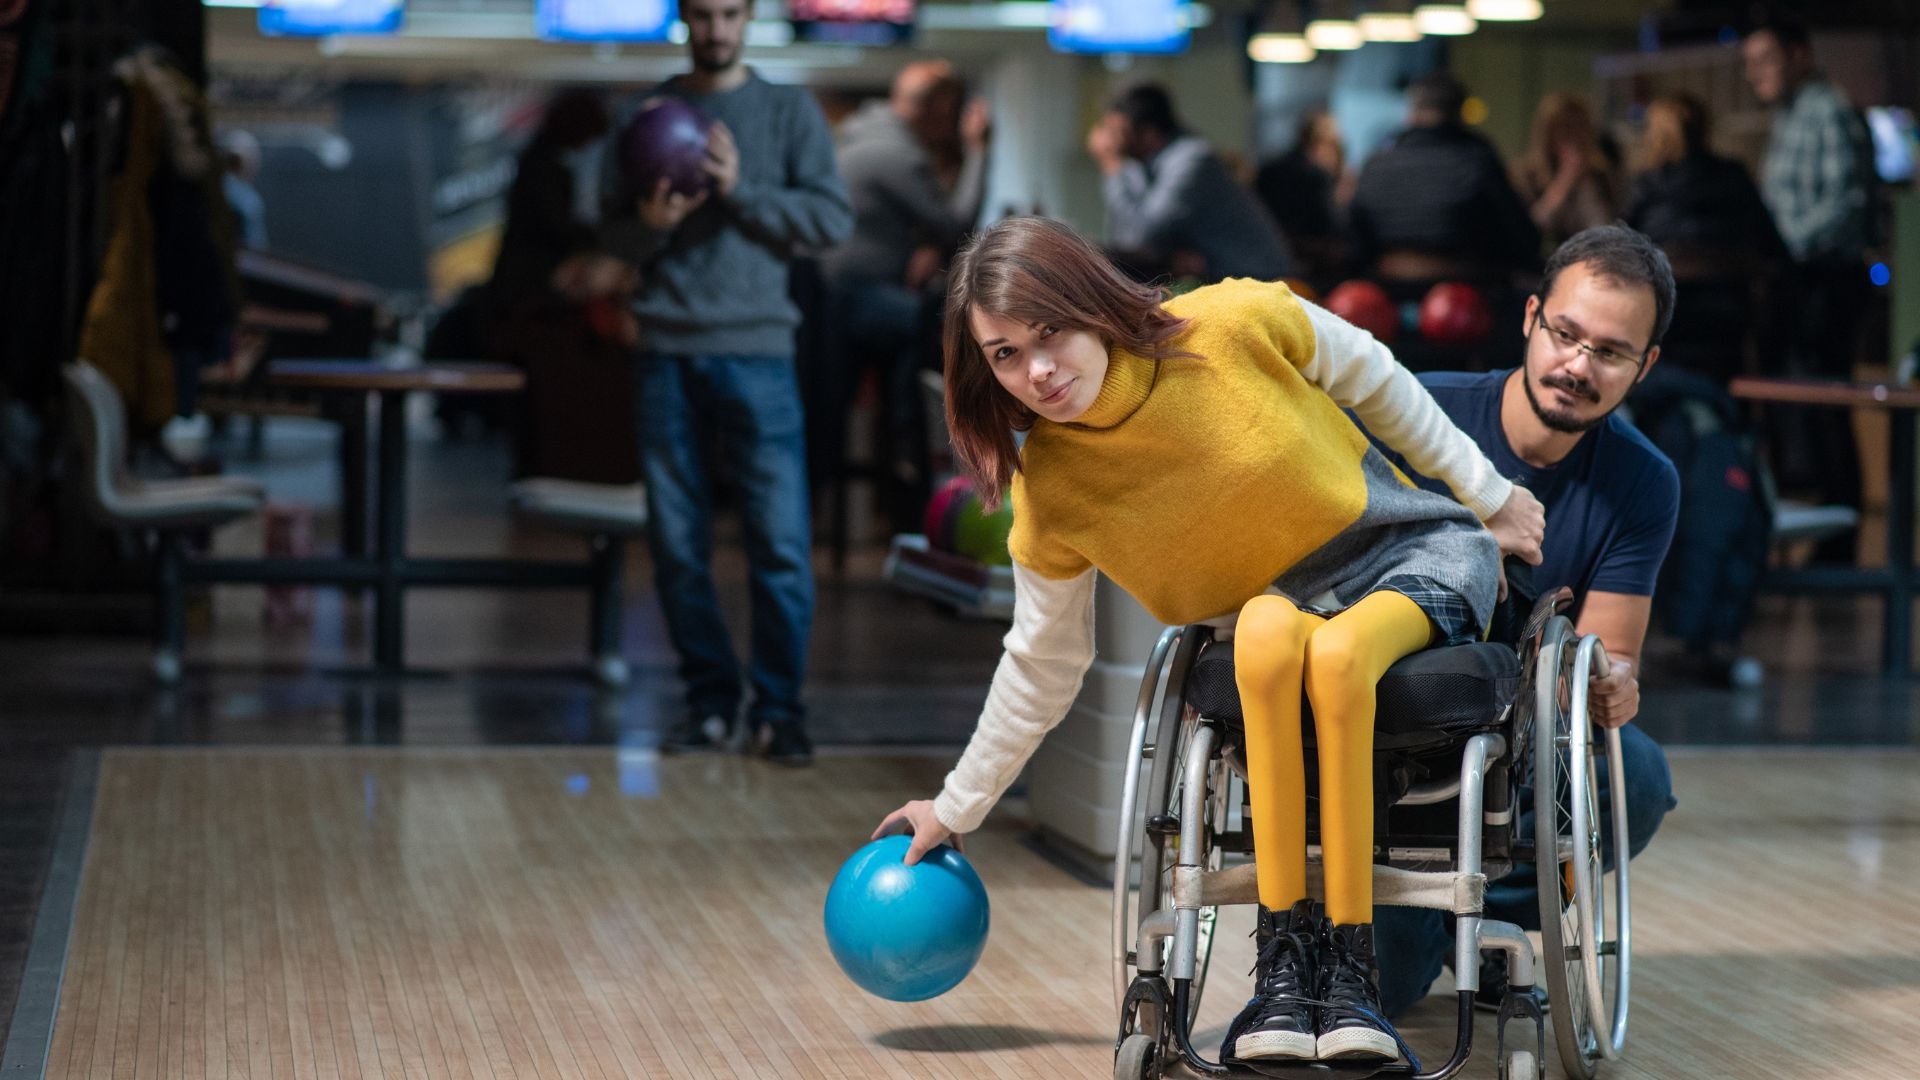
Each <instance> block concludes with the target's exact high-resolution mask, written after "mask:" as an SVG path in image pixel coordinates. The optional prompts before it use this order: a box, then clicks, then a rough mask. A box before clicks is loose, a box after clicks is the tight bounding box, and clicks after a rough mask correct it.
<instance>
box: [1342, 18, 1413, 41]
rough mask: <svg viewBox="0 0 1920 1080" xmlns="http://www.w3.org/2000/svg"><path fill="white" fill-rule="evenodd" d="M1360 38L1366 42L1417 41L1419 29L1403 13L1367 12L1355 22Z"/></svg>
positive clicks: (1411, 19)
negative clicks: (1358, 28)
mask: <svg viewBox="0 0 1920 1080" xmlns="http://www.w3.org/2000/svg"><path fill="white" fill-rule="evenodd" d="M1356 21H1357V23H1358V25H1359V27H1360V36H1361V37H1363V38H1366V39H1367V40H1368V41H1419V40H1420V37H1421V34H1420V28H1419V27H1417V26H1415V25H1414V24H1413V16H1412V15H1409V14H1407V13H1406V12H1404V11H1367V12H1362V13H1361V15H1360V18H1359V19H1358V20H1356Z"/></svg>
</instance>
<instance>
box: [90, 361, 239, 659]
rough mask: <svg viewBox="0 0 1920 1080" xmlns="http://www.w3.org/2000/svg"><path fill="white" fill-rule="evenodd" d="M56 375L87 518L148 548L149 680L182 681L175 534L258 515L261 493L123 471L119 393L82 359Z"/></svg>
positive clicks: (223, 479) (227, 483) (223, 481)
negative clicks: (151, 604) (135, 535)
mask: <svg viewBox="0 0 1920 1080" xmlns="http://www.w3.org/2000/svg"><path fill="white" fill-rule="evenodd" d="M62 374H63V375H64V376H65V378H66V380H67V388H68V390H69V394H68V402H69V404H70V408H71V417H72V421H73V429H74V432H75V433H76V434H77V435H78V436H79V442H80V455H81V460H82V463H83V465H84V466H85V476H86V482H85V485H84V487H85V491H86V502H87V509H88V511H89V512H90V513H91V514H92V515H93V517H94V519H95V520H97V521H99V522H100V523H101V524H103V525H109V526H112V527H114V528H130V529H138V530H140V531H141V533H142V534H143V535H144V536H146V537H149V538H151V542H152V543H153V546H154V552H155V559H156V574H155V587H154V588H155V626H154V652H153V673H154V676H155V677H156V678H158V679H159V680H160V681H161V682H162V683H166V684H169V685H171V684H173V683H175V682H178V681H179V679H180V643H181V636H182V626H181V603H180V571H181V562H182V560H183V558H184V556H183V555H182V552H181V545H180V537H181V534H182V533H184V532H186V531H188V530H190V529H205V528H212V527H214V526H217V525H224V524H226V523H227V522H229V521H234V520H237V519H239V518H243V517H246V516H248V515H250V514H254V513H257V512H259V510H260V507H261V505H262V504H263V503H264V502H265V501H266V492H265V490H264V489H262V488H261V486H260V485H259V484H257V483H255V482H254V481H251V480H243V479H240V478H237V477H230V476H205V477H190V478H186V479H178V480H143V479H139V478H136V477H134V476H132V475H131V474H129V473H128V471H127V414H126V408H125V406H124V405H123V404H122V403H121V401H120V394H119V392H118V391H117V390H115V389H114V387H113V384H112V383H111V382H109V381H107V377H106V376H105V375H102V374H101V373H100V369H98V368H96V367H94V366H93V365H92V364H89V363H87V362H86V361H85V360H76V361H74V362H73V363H72V364H70V365H68V366H67V368H66V369H65V371H64V372H63V373H62Z"/></svg>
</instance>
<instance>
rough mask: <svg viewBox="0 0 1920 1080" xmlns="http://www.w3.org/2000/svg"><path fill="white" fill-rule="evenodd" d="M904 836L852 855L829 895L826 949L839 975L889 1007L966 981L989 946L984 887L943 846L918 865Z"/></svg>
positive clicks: (961, 860)
mask: <svg viewBox="0 0 1920 1080" xmlns="http://www.w3.org/2000/svg"><path fill="white" fill-rule="evenodd" d="M910 842H911V839H910V838H909V837H907V836H904V835H903V836H887V837H882V838H881V839H879V840H875V841H874V842H872V843H870V844H868V845H867V846H866V847H863V848H861V849H860V850H859V851H856V852H854V853H853V857H852V858H849V859H848V860H847V861H846V864H845V865H843V866H841V867H840V873H839V874H837V875H835V877H834V879H833V887H832V888H830V889H828V890H827V910H826V926H827V945H828V946H829V947H831V948H832V949H833V959H834V960H835V961H836V962H837V963H839V965H840V970H842V971H844V972H846V973H847V977H848V978H850V979H852V980H853V981H854V982H855V983H857V984H859V986H860V988H861V989H863V990H865V991H867V992H868V993H870V994H873V995H876V996H878V997H883V998H886V999H887V1000H889V1001H925V1000H926V999H928V998H930V997H936V996H938V995H940V994H944V993H946V992H947V991H949V990H951V989H953V988H954V987H955V986H957V985H959V983H960V980H961V979H964V978H966V977H967V972H969V971H972V970H973V965H974V964H975V963H976V962H978V961H979V959H980V953H981V951H982V950H983V949H985V948H986V947H987V887H986V886H985V885H982V884H981V883H980V875H978V874H976V873H974V872H973V866H972V865H971V864H969V863H968V862H967V860H966V857H965V856H963V855H961V854H960V853H959V852H958V851H955V850H954V849H953V848H950V847H948V846H946V845H945V844H942V845H940V846H939V847H937V848H934V849H933V850H932V851H931V852H928V853H927V856H926V857H925V858H923V859H921V860H920V862H919V863H917V864H916V865H913V866H908V865H907V864H906V863H904V862H901V861H900V860H901V859H903V858H904V857H905V856H906V853H907V845H908V844H909V843H910Z"/></svg>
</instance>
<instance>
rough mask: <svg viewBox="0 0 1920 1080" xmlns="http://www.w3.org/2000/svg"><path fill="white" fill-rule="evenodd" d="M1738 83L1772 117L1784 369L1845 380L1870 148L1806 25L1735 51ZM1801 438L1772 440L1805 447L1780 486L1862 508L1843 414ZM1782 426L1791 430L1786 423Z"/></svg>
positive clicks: (1866, 235) (1846, 549)
mask: <svg viewBox="0 0 1920 1080" xmlns="http://www.w3.org/2000/svg"><path fill="white" fill-rule="evenodd" d="M1740 52H1741V58H1742V59H1743V60H1744V61H1745V64H1746V75H1747V83H1748V85H1749V86H1751V87H1752V88H1753V93H1754V96H1755V97H1757V98H1759V99H1760V101H1761V103H1762V104H1765V105H1767V106H1769V107H1771V108H1772V110H1773V130H1772V133H1771V135H1770V136H1769V138H1768V140H1767V155H1766V159H1765V161H1764V162H1763V164H1762V166H1761V170H1760V194H1761V196H1762V198H1764V199H1765V200H1766V204H1767V208H1768V209H1769V210H1771V211H1773V220H1774V224H1775V225H1777V226H1778V227H1779V229H1780V237H1781V239H1782V240H1784V241H1785V242H1786V245H1787V251H1788V252H1789V253H1790V254H1791V255H1792V256H1793V268H1792V270H1791V272H1790V275H1789V279H1788V281H1787V285H1786V289H1787V294H1788V295H1789V296H1790V297H1791V302H1790V303H1786V304H1780V305H1775V310H1777V311H1778V312H1780V314H1781V315H1782V317H1784V318H1787V319H1789V320H1790V321H1791V325H1790V326H1787V327H1783V328H1782V330H1781V335H1780V336H1781V337H1782V338H1784V340H1786V341H1787V342H1788V343H1789V344H1788V356H1787V369H1788V371H1789V372H1791V373H1793V374H1802V375H1816V376H1820V377H1822V378H1829V379H1849V378H1851V377H1852V375H1853V363H1854V354H1855V346H1856V334H1855V331H1856V327H1857V324H1858V323H1859V321H1860V317H1861V315H1862V313H1863V311H1864V309H1865V306H1866V303H1867V300H1868V293H1867V276H1866V273H1867V271H1866V266H1865V255H1866V252H1867V249H1868V248H1869V247H1870V246H1871V245H1872V242H1873V235H1872V219H1871V212H1872V185H1873V159H1872V142H1871V140H1870V139H1869V137H1868V135H1867V129H1866V125H1865V123H1863V122H1862V121H1861V119H1860V116H1859V114H1858V113H1856V112H1855V111H1854V109H1853V106H1852V105H1851V104H1850V103H1849V102H1848V101H1847V97H1846V95H1845V94H1844V93H1842V92H1841V91H1840V89H1839V88H1838V87H1836V86H1834V85H1833V84H1832V83H1830V82H1828V81H1827V80H1826V78H1825V77H1824V76H1822V75H1821V74H1820V73H1819V72H1818V71H1817V70H1815V68H1814V65H1813V45H1812V43H1811V41H1810V40H1809V39H1808V37H1807V31H1806V28H1805V27H1804V26H1801V25H1799V24H1797V23H1792V22H1784V21H1775V22H1764V23H1762V24H1760V25H1759V26H1757V27H1756V28H1755V29H1753V30H1752V31H1750V32H1749V33H1748V34H1747V36H1746V38H1745V39H1744V40H1742V41H1741V43H1740ZM1802 418H1803V421H1804V423H1805V425H1806V429H1807V433H1808V436H1809V437H1805V438H1792V437H1789V438H1776V439H1775V440H1774V442H1775V444H1776V445H1777V446H1779V447H1782V448H1797V447H1802V446H1804V447H1808V448H1809V449H1811V451H1812V453H1811V455H1810V456H1806V457H1803V458H1802V459H1801V460H1798V461H1796V460H1792V459H1788V460H1785V461H1781V462H1779V463H1778V467H1779V469H1780V479H1781V483H1782V485H1783V486H1789V487H1799V486H1806V487H1816V488H1818V489H1819V490H1820V493H1821V497H1822V499H1823V501H1826V502H1829V503H1840V504H1844V505H1847V506H1852V507H1855V508H1858V507H1859V506H1860V501H1861V499H1860V451H1859V447H1858V446H1857V445H1856V444H1855V442H1854V437H1853V424H1852V420H1853V418H1852V416H1851V414H1849V413H1848V412H1847V411H1846V410H1844V409H1820V410H1812V411H1809V412H1807V413H1804V414H1802ZM1780 419H1781V420H1782V421H1786V422H1791V421H1789V420H1788V418H1787V417H1786V416H1781V417H1780ZM1853 540H1854V537H1852V536H1843V537H1840V538H1838V539H1837V540H1834V541H1828V542H1827V543H1825V544H1823V545H1822V547H1821V549H1820V551H1819V552H1818V555H1819V557H1821V558H1824V559H1838V560H1844V561H1851V560H1852V558H1853V556H1854V544H1853Z"/></svg>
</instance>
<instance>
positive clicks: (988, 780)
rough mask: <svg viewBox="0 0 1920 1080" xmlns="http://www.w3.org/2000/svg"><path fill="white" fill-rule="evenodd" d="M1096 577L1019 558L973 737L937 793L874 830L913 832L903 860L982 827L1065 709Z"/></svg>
mask: <svg viewBox="0 0 1920 1080" xmlns="http://www.w3.org/2000/svg"><path fill="white" fill-rule="evenodd" d="M1093 575H1094V572H1093V571H1092V570H1091V569H1089V570H1085V571H1083V572H1081V573H1079V574H1077V575H1075V576H1073V577H1071V578H1067V579H1064V580H1060V581H1055V580H1053V579H1050V578H1046V577H1042V576H1041V575H1039V574H1038V573H1035V572H1034V571H1032V570H1028V569H1027V568H1026V567H1024V566H1021V565H1020V564H1019V563H1018V562H1016V563H1014V564H1013V593H1014V601H1013V629H1012V631H1010V632H1009V633H1008V634H1007V637H1006V641H1005V645H1006V650H1007V651H1006V652H1005V653H1004V654H1002V655H1001V657H1000V667H999V668H998V669H997V670H996V671H995V672H994V673H993V685H992V687H991V688H990V689H988V691H987V704H986V708H985V709H983V710H982V711H981V713H980V723H979V725H978V726H977V727H975V728H974V730H973V738H972V739H971V740H970V741H968V743H967V749H966V751H965V752H964V753H962V754H961V755H960V761H959V763H958V764H956V765H955V766H954V767H953V771H952V772H950V773H948V774H947V782H946V784H945V785H944V786H943V787H942V788H941V790H940V794H939V795H938V796H936V797H935V798H933V799H931V800H928V799H915V800H914V801H912V802H910V803H907V804H906V805H905V806H902V807H900V808H899V809H897V810H895V811H893V812H892V813H890V814H888V815H887V816H886V817H884V818H882V819H881V821H880V826H879V827H878V828H876V829H874V830H873V838H874V839H876V840H878V839H879V838H880V837H881V836H884V835H886V834H887V833H890V832H897V831H899V830H900V829H902V828H906V829H910V830H912V832H913V842H912V843H911V844H909V845H908V847H907V853H906V856H905V857H904V859H903V860H902V861H904V862H905V863H906V864H907V865H908V866H912V865H913V864H914V863H917V862H919V861H920V859H921V857H922V856H924V855H925V854H926V853H927V852H929V851H932V850H933V849H934V848H935V847H937V846H938V845H940V844H942V843H945V842H946V841H947V840H948V839H949V838H952V837H954V834H956V833H968V832H972V831H973V830H974V829H976V828H979V826H980V822H981V820H982V819H983V818H985V817H986V816H987V811H988V810H990V809H992V808H993V804H994V803H995V802H998V801H999V799H1000V796H1001V794H1002V793H1003V792H1005V791H1006V790H1007V785H1009V784H1011V783H1013V778H1014V777H1016V776H1018V775H1020V769H1021V768H1022V767H1023V766H1025V765H1026V763H1027V759H1028V758H1030V757H1032V756H1033V752H1034V750H1035V749H1036V748H1038V747H1039V745H1040V740H1041V739H1043V738H1045V737H1046V734H1047V732H1049V731H1051V730H1053V727H1054V725H1055V724H1058V723H1059V722H1060V719H1061V718H1062V717H1064V716H1066V715H1067V710H1068V709H1069V708H1071V707H1072V705H1073V699H1074V696H1075V695H1076V694H1078V693H1079V692H1080V680H1081V679H1082V678H1084V677H1085V676H1086V673H1087V667H1088V666H1089V665H1090V664H1092V663H1093ZM954 845H955V846H956V847H958V846H959V841H958V840H957V839H955V840H954Z"/></svg>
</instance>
